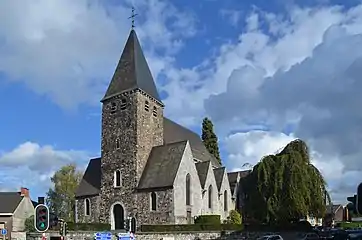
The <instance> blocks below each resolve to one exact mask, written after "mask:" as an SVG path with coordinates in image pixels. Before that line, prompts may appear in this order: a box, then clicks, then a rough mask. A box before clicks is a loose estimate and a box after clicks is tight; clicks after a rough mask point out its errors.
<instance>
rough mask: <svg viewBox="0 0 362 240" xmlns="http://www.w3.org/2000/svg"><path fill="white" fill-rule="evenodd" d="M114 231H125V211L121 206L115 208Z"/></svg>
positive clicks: (117, 205)
mask: <svg viewBox="0 0 362 240" xmlns="http://www.w3.org/2000/svg"><path fill="white" fill-rule="evenodd" d="M113 217H114V230H118V229H124V209H123V207H122V206H121V204H116V205H114V206H113Z"/></svg>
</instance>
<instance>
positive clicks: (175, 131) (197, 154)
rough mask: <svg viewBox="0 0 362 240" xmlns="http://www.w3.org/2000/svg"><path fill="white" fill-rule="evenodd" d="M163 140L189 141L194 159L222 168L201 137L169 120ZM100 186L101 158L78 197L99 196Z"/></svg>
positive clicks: (87, 174) (91, 164) (167, 142)
mask: <svg viewBox="0 0 362 240" xmlns="http://www.w3.org/2000/svg"><path fill="white" fill-rule="evenodd" d="M163 138H164V145H170V144H173V143H180V142H185V141H189V143H190V147H191V151H192V155H193V157H194V158H196V159H198V160H200V161H201V162H207V164H210V162H211V163H212V165H213V166H215V167H221V166H220V164H219V162H218V161H217V160H216V159H215V158H214V157H213V156H212V155H211V154H210V153H209V152H208V151H207V149H206V147H205V145H204V143H203V142H202V140H201V138H200V136H199V135H198V134H197V133H195V132H193V131H191V130H189V129H187V128H185V127H183V126H181V125H179V124H177V123H175V122H173V121H171V120H170V119H168V118H164V119H163ZM161 147H162V146H161ZM161 152H162V151H156V152H154V156H156V155H157V154H159V153H161ZM148 166H150V165H146V167H145V170H144V171H146V170H147V168H148ZM207 169H208V168H207ZM207 169H206V174H207ZM163 171H164V170H162V174H163ZM199 177H200V173H199ZM205 179H206V176H205ZM205 179H204V180H202V177H200V181H201V185H203V184H205ZM100 186H101V160H100V158H96V159H92V160H90V162H89V164H88V167H87V170H86V171H85V173H84V176H83V179H82V180H81V182H80V184H79V187H78V189H77V191H76V197H84V196H92V195H98V194H99V191H100Z"/></svg>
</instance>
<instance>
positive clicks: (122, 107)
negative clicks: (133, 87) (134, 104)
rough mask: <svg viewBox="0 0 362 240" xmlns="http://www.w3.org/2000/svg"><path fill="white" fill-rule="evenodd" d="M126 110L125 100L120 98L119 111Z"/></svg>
mask: <svg viewBox="0 0 362 240" xmlns="http://www.w3.org/2000/svg"><path fill="white" fill-rule="evenodd" d="M126 108H127V100H126V99H125V98H122V99H121V106H120V109H121V110H125V109H126Z"/></svg>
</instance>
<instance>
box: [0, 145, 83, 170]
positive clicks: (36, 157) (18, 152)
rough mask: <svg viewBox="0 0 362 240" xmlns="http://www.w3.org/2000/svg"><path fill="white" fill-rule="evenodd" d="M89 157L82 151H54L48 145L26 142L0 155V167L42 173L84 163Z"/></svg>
mask: <svg viewBox="0 0 362 240" xmlns="http://www.w3.org/2000/svg"><path fill="white" fill-rule="evenodd" d="M88 156H89V155H88V154H87V153H86V152H83V151H73V150H67V151H64V150H56V149H54V148H53V147H52V146H50V145H44V146H40V145H39V144H37V143H33V142H26V143H23V144H21V145H19V146H18V147H16V148H15V149H13V150H12V151H10V152H7V153H3V154H1V155H0V164H1V165H2V167H7V168H17V167H19V166H21V167H25V166H26V167H28V168H29V170H31V171H34V172H38V173H44V172H49V171H54V170H57V169H58V168H59V167H60V166H62V165H66V164H69V163H75V162H84V161H86V160H88V159H89V157H88Z"/></svg>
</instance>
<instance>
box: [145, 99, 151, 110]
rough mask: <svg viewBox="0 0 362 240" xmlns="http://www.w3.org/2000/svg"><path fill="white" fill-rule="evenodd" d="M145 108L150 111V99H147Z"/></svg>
mask: <svg viewBox="0 0 362 240" xmlns="http://www.w3.org/2000/svg"><path fill="white" fill-rule="evenodd" d="M145 110H146V112H148V111H149V110H150V104H149V102H148V101H145Z"/></svg>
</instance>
